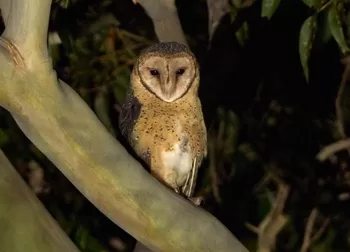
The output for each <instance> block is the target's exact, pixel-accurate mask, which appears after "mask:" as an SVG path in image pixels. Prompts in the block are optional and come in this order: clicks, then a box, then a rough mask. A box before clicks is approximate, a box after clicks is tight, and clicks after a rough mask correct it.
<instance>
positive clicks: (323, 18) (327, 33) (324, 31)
mask: <svg viewBox="0 0 350 252" xmlns="http://www.w3.org/2000/svg"><path fill="white" fill-rule="evenodd" d="M318 20H319V21H318V28H317V30H318V32H319V33H320V34H319V35H320V36H319V40H320V42H321V43H322V45H324V44H327V43H328V42H329V41H330V39H331V38H332V33H331V29H330V28H329V24H328V15H327V13H326V12H321V13H320V14H319V18H318Z"/></svg>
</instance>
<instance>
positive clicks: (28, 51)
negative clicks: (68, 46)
mask: <svg viewBox="0 0 350 252" xmlns="http://www.w3.org/2000/svg"><path fill="white" fill-rule="evenodd" d="M0 7H1V9H2V12H3V15H4V22H5V27H6V29H5V31H4V33H3V34H2V37H4V38H6V39H8V40H10V41H11V43H13V45H14V46H16V47H17V48H19V49H20V51H21V54H22V56H23V57H24V58H25V63H26V65H27V68H28V70H30V69H31V68H33V67H35V62H36V61H38V60H39V59H43V58H44V59H45V60H48V57H49V56H48V50H47V30H48V22H46V20H48V19H49V16H50V8H51V0H11V1H9V0H0Z"/></svg>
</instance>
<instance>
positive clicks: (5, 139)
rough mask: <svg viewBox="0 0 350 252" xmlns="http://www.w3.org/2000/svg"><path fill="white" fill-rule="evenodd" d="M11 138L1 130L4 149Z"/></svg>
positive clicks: (1, 143)
mask: <svg viewBox="0 0 350 252" xmlns="http://www.w3.org/2000/svg"><path fill="white" fill-rule="evenodd" d="M9 140H10V138H9V136H8V134H7V133H6V132H5V131H4V130H3V129H0V147H3V146H4V145H6V144H7V143H8V142H9Z"/></svg>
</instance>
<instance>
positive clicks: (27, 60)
mask: <svg viewBox="0 0 350 252" xmlns="http://www.w3.org/2000/svg"><path fill="white" fill-rule="evenodd" d="M4 1H7V0H1V2H0V4H4ZM50 4H51V1H50V0H12V1H11V8H10V9H9V11H10V13H5V16H7V17H8V19H7V21H6V30H5V32H4V35H5V36H6V39H7V40H8V42H9V43H10V44H12V45H14V47H15V48H16V50H18V52H19V54H20V55H21V57H22V58H23V61H24V67H23V68H22V67H20V68H19V67H18V66H17V65H16V64H15V60H14V58H13V54H11V52H9V51H8V47H5V48H4V47H3V48H2V49H1V50H0V68H1V71H0V94H1V96H0V105H1V106H3V107H4V108H6V109H7V110H8V111H9V112H10V113H11V115H12V116H13V118H14V119H15V120H16V122H17V124H18V125H19V127H20V128H21V129H22V131H23V132H24V133H25V135H26V136H27V137H28V138H29V139H30V140H31V141H32V142H33V143H34V144H35V145H36V147H38V149H39V150H41V151H42V152H43V153H44V154H45V155H46V156H47V157H48V158H49V159H50V160H51V161H52V163H53V164H55V165H56V167H57V168H58V169H60V171H61V172H62V173H63V174H64V175H65V176H66V177H67V178H68V179H69V180H70V181H71V182H72V183H73V184H74V185H75V186H76V188H77V189H78V190H80V191H81V192H82V194H83V195H84V196H85V197H86V198H87V199H89V200H90V201H91V202H92V203H93V204H94V205H95V206H96V207H97V208H98V209H99V210H101V212H103V213H104V214H105V215H106V216H107V217H109V218H110V219H111V220H112V221H113V222H114V223H116V224H117V225H119V226H120V227H121V228H123V229H124V230H125V231H127V232H128V233H130V234H131V235H132V236H134V237H135V238H136V239H137V240H139V241H140V242H142V243H143V244H145V245H146V246H147V247H149V248H150V249H152V250H154V251H174V252H176V251H192V252H196V251H222V252H224V251H237V252H239V251H242V252H243V251H244V252H245V251H247V250H246V249H245V248H244V247H243V246H242V245H241V243H239V242H238V240H237V239H236V238H235V237H234V236H233V235H232V234H231V232H229V231H228V230H227V229H226V228H225V227H224V226H223V225H222V224H221V223H220V222H219V221H218V220H217V219H216V218H214V217H213V216H212V215H210V214H209V213H207V212H206V211H204V210H202V209H200V208H198V207H195V206H194V205H193V204H191V203H189V202H188V201H187V200H185V199H183V198H181V197H180V196H178V195H176V194H175V193H174V192H172V191H171V190H169V189H168V188H166V187H165V186H164V185H162V184H161V183H159V182H158V181H157V180H156V179H154V178H153V177H151V176H150V175H149V174H148V173H147V172H146V171H145V170H144V169H143V168H142V166H141V165H140V164H139V163H138V162H137V161H136V160H134V159H133V158H132V157H131V156H130V155H129V154H128V153H127V151H126V150H125V149H124V148H123V147H122V146H121V144H120V143H119V142H118V141H117V140H116V139H115V138H114V137H113V136H111V135H110V134H109V133H108V131H107V130H106V128H105V127H104V126H103V125H102V123H101V122H100V121H99V120H98V118H97V117H96V115H95V114H94V113H93V112H92V111H91V109H90V108H89V107H88V105H87V104H86V103H85V102H84V101H83V100H82V99H81V97H80V96H79V95H78V94H77V93H76V92H75V91H74V90H73V89H72V88H70V87H69V86H68V85H67V84H65V83H64V82H62V81H58V79H57V76H56V73H55V72H54V71H53V70H52V65H51V62H50V61H49V60H48V57H47V47H46V43H44V42H43V41H46V39H47V37H46V34H47V26H48V21H49V10H50V8H49V7H50ZM1 6H2V5H0V7H1ZM15 7H16V8H15ZM44 45H45V46H44ZM2 200H3V198H1V201H2ZM7 211H13V209H7ZM7 214H9V213H7ZM4 216H5V215H4ZM0 221H3V220H2V219H0ZM38 221H45V220H41V219H40V220H38ZM9 224H11V223H9ZM4 227H5V228H6V225H3V223H0V229H1V228H4ZM27 228H28V227H27ZM7 230H8V229H7ZM0 233H2V234H3V233H4V230H2V231H0ZM16 242H18V240H16ZM64 251H67V250H64Z"/></svg>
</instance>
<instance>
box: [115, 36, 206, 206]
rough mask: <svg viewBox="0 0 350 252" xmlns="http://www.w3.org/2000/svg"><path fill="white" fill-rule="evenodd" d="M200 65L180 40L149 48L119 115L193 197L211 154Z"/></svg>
mask: <svg viewBox="0 0 350 252" xmlns="http://www.w3.org/2000/svg"><path fill="white" fill-rule="evenodd" d="M198 87H199V65H198V62H197V60H196V58H195V56H194V55H193V53H192V52H191V51H190V50H189V49H188V48H187V47H186V46H185V45H182V44H179V43H176V42H163V43H157V44H154V45H152V46H149V47H148V48H146V49H144V50H143V51H142V52H141V54H140V56H139V57H138V59H137V61H136V63H135V65H134V67H133V70H132V73H131V78H130V87H129V90H128V92H127V95H126V99H125V101H124V103H123V105H122V109H121V113H120V115H119V128H120V131H121V133H122V135H123V136H124V137H125V138H126V139H127V141H128V142H129V143H130V145H131V147H132V148H133V149H134V150H135V152H136V154H137V155H139V156H140V157H141V158H142V159H143V160H144V161H145V162H146V164H147V165H148V166H149V168H150V170H151V174H152V175H153V176H154V177H156V178H157V179H158V180H159V181H161V182H162V183H164V184H165V185H167V186H168V187H170V188H171V189H173V190H174V191H175V192H177V193H179V194H181V195H185V196H186V197H187V198H188V199H191V200H192V201H194V202H197V204H199V203H200V201H197V199H198V198H194V197H193V193H194V189H195V185H196V180H197V174H198V169H199V167H200V165H201V163H202V161H203V159H204V158H205V157H206V156H207V130H206V126H205V123H204V119H203V113H202V106H201V102H200V100H199V97H198Z"/></svg>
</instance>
